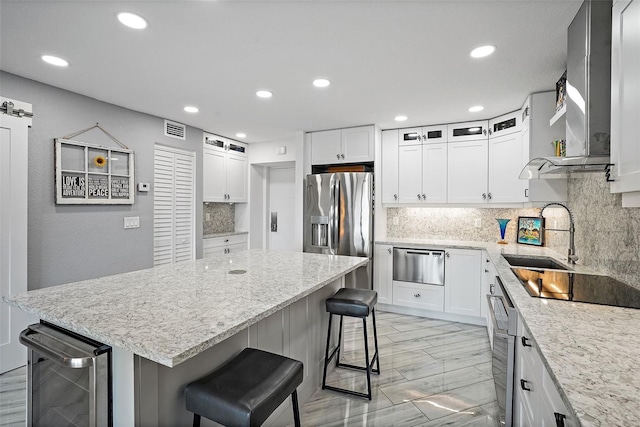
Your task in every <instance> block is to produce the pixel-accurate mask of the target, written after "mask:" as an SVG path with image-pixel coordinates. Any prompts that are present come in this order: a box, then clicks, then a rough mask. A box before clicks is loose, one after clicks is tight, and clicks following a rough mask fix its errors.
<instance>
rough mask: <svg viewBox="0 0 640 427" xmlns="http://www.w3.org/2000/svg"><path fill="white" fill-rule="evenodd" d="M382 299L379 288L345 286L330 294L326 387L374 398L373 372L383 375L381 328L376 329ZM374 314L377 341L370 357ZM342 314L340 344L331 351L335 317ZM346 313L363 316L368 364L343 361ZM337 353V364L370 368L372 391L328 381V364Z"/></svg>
mask: <svg viewBox="0 0 640 427" xmlns="http://www.w3.org/2000/svg"><path fill="white" fill-rule="evenodd" d="M377 301H378V293H377V292H376V291H371V290H366V289H352V288H342V289H340V290H339V291H338V292H336V293H335V295H334V296H332V297H331V298H327V300H326V302H325V304H326V306H327V311H328V312H329V330H328V331H327V346H326V348H325V352H324V374H323V376H322V389H323V390H324V389H327V390H334V391H341V392H343V393H348V394H352V395H354V396H360V397H366V398H368V399H369V400H371V372H373V373H376V374H378V375H380V359H379V357H378V332H377V330H376V313H375V308H374V306H375V305H376V302H377ZM369 313H371V317H372V318H373V341H374V343H375V347H376V352H375V353H374V355H373V357H372V358H371V359H369V341H368V339H367V317H369ZM334 314H336V315H339V316H340V330H339V333H338V345H337V346H336V348H335V349H333V351H332V352H331V355H329V342H330V341H331V319H332V317H333V315H334ZM343 316H348V317H359V318H361V319H362V328H363V331H364V355H365V356H364V357H365V366H356V365H350V364H347V363H340V344H341V342H342V320H343ZM333 356H336V367H343V368H351V369H358V370H361V371H367V390H368V393H366V394H365V393H360V392H357V391H353V390H346V389H343V388H338V387H333V386H328V385H327V366H329V362H331V359H333ZM374 362H375V363H376V366H377V369H373V363H374Z"/></svg>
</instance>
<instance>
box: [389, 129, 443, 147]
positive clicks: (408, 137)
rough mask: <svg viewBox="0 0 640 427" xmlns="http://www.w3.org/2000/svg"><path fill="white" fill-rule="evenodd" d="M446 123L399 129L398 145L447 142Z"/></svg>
mask: <svg viewBox="0 0 640 427" xmlns="http://www.w3.org/2000/svg"><path fill="white" fill-rule="evenodd" d="M447 140H448V138H447V125H439V126H425V127H420V128H408V129H400V139H399V140H398V143H399V145H411V144H420V143H423V144H438V143H441V142H447Z"/></svg>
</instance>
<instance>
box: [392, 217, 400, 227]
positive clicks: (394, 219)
mask: <svg viewBox="0 0 640 427" xmlns="http://www.w3.org/2000/svg"><path fill="white" fill-rule="evenodd" d="M398 224H400V218H398V217H397V216H394V217H393V225H398Z"/></svg>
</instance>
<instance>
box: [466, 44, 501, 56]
mask: <svg viewBox="0 0 640 427" xmlns="http://www.w3.org/2000/svg"><path fill="white" fill-rule="evenodd" d="M495 50H496V47H495V46H492V45H486V46H480V47H477V48H475V49H473V50H472V51H471V54H470V55H471V56H472V57H473V58H482V57H484V56H489V55H491V54H492V53H493V52H494V51H495Z"/></svg>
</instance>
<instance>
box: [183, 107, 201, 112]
mask: <svg viewBox="0 0 640 427" xmlns="http://www.w3.org/2000/svg"><path fill="white" fill-rule="evenodd" d="M184 111H186V112H187V113H197V112H198V111H200V110H199V109H198V107H192V106H190V105H188V106H186V107H184Z"/></svg>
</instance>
